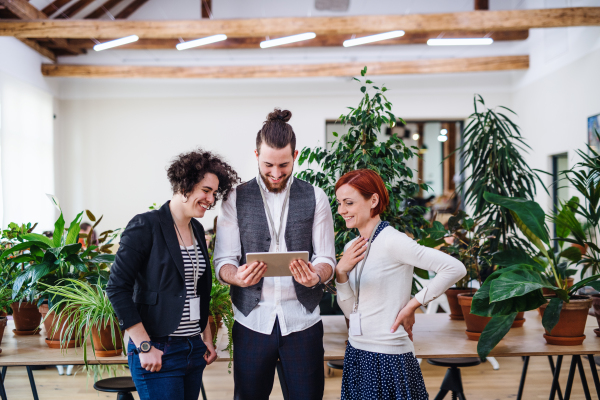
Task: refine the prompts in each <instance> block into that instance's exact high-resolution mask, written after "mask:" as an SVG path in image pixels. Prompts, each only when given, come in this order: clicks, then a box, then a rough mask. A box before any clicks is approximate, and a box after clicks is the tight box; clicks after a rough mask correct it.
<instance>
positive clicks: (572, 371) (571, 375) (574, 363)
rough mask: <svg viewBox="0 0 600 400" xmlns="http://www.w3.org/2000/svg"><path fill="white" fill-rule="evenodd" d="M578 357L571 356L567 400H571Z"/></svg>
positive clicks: (566, 390) (566, 391)
mask: <svg viewBox="0 0 600 400" xmlns="http://www.w3.org/2000/svg"><path fill="white" fill-rule="evenodd" d="M577 357H579V356H577V355H574V356H571V366H570V367H569V376H568V377H567V387H566V388H565V400H569V399H570V398H571V389H572V388H573V380H574V379H575V368H576V367H577Z"/></svg>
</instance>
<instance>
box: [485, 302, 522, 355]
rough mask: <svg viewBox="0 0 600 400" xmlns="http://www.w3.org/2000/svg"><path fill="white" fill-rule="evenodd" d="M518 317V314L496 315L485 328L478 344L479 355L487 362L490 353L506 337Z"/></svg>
mask: <svg viewBox="0 0 600 400" xmlns="http://www.w3.org/2000/svg"><path fill="white" fill-rule="evenodd" d="M516 316H517V313H516V312H514V313H511V314H509V315H495V316H493V317H492V319H491V320H490V322H488V324H487V325H486V326H485V329H484V330H483V332H482V333H481V336H480V337H479V342H478V343H477V354H478V355H479V357H481V358H482V359H484V360H485V358H486V357H487V356H488V354H490V351H492V350H493V349H494V347H496V345H497V344H498V343H499V342H500V340H502V338H503V337H504V336H506V334H507V333H508V331H509V330H510V327H511V325H512V323H513V322H514V320H515V317H516Z"/></svg>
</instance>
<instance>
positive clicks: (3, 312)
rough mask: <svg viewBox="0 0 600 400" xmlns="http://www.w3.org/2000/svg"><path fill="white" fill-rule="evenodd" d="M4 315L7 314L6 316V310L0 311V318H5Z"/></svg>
mask: <svg viewBox="0 0 600 400" xmlns="http://www.w3.org/2000/svg"><path fill="white" fill-rule="evenodd" d="M6 315H7V314H6V310H5V309H2V310H0V318H2V317H6Z"/></svg>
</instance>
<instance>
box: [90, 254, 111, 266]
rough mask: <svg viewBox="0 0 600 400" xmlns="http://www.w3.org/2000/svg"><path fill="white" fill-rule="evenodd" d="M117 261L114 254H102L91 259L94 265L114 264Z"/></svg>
mask: <svg viewBox="0 0 600 400" xmlns="http://www.w3.org/2000/svg"><path fill="white" fill-rule="evenodd" d="M114 261H115V255H114V254H100V255H98V256H96V257H94V258H92V259H90V262H93V263H94V264H102V263H109V264H110V263H113V262H114Z"/></svg>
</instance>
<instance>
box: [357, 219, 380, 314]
mask: <svg viewBox="0 0 600 400" xmlns="http://www.w3.org/2000/svg"><path fill="white" fill-rule="evenodd" d="M381 222H382V221H379V223H378V224H377V226H376V227H375V228H373V232H371V237H370V238H369V243H367V251H366V253H365V258H363V260H362V263H361V264H360V272H358V273H357V272H356V270H357V269H358V268H354V281H355V282H356V302H355V303H354V311H353V312H356V311H357V310H358V300H359V297H360V277H361V276H362V272H363V269H364V268H365V262H367V257H369V252H370V251H371V243H372V242H373V236H375V232H377V228H379V225H381Z"/></svg>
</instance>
